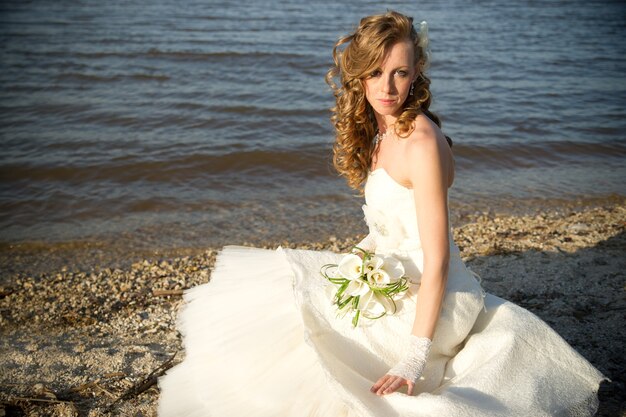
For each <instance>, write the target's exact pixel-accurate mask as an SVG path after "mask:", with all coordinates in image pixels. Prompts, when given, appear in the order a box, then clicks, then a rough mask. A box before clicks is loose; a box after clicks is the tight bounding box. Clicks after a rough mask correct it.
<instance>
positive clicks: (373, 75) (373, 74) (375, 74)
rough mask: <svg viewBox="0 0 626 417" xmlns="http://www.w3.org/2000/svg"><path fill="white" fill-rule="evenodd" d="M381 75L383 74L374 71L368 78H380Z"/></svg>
mask: <svg viewBox="0 0 626 417" xmlns="http://www.w3.org/2000/svg"><path fill="white" fill-rule="evenodd" d="M380 74H382V72H381V71H380V70H374V71H372V72H370V74H369V75H368V76H367V78H376V77H380Z"/></svg>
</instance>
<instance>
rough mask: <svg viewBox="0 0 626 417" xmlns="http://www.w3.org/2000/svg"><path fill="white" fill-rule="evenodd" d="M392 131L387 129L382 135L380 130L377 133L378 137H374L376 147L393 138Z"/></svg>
mask: <svg viewBox="0 0 626 417" xmlns="http://www.w3.org/2000/svg"><path fill="white" fill-rule="evenodd" d="M391 135H392V131H391V129H387V130H386V131H385V133H380V130H378V131H376V136H374V146H376V145H378V143H379V142H382V141H383V140H385V139H387V138H388V137H391Z"/></svg>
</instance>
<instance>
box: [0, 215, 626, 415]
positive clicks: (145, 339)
mask: <svg viewBox="0 0 626 417" xmlns="http://www.w3.org/2000/svg"><path fill="white" fill-rule="evenodd" d="M625 232H626V204H623V203H620V204H613V205H605V206H602V207H589V208H583V209H580V210H576V211H570V210H550V211H542V212H539V213H536V214H533V215H527V216H513V215H506V216H504V215H503V216H500V215H498V216H496V215H494V214H484V215H476V216H475V217H473V218H472V219H470V221H469V222H467V223H465V224H463V225H462V226H460V227H458V228H456V229H455V231H454V235H455V241H456V242H457V244H458V246H459V248H460V249H461V253H462V256H463V258H464V259H465V260H466V262H467V263H468V265H469V266H470V267H471V268H472V269H473V270H474V271H475V272H477V273H478V274H479V275H480V276H481V277H482V279H483V286H484V287H485V289H486V290H487V291H488V292H490V293H493V294H495V295H497V296H500V297H503V298H506V299H508V300H511V301H513V302H515V303H518V304H520V305H521V306H523V307H525V308H527V309H529V310H530V311H532V312H533V313H535V314H537V315H538V316H540V317H541V318H542V319H543V320H545V321H546V322H547V323H548V324H550V326H552V327H553V328H554V329H555V330H556V331H557V332H558V333H559V334H560V335H561V336H563V338H565V339H566V340H567V341H568V342H569V343H570V344H571V345H572V346H573V347H574V348H576V349H577V350H578V351H579V352H580V353H581V354H582V355H583V356H585V357H586V358H587V359H588V360H589V361H590V362H591V363H593V364H594V365H595V366H596V367H597V368H598V369H600V370H601V371H602V372H603V373H604V374H605V375H606V376H607V377H609V378H610V379H611V380H612V382H611V383H605V384H603V385H602V386H601V388H600V400H601V405H600V411H599V413H598V416H602V417H606V416H625V415H626V394H624V392H626V378H624V376H623V369H625V368H626V361H625V360H624V358H623V351H624V349H625V346H626V329H625V328H624V326H623V323H624V320H625V319H626V299H625V297H624V292H625V290H626V287H625V281H626V280H625V278H626V273H625V271H626V256H624V255H625V254H626V233H625ZM358 239H359V236H355V237H354V238H351V239H341V238H332V237H331V238H330V239H329V240H327V241H323V242H271V243H267V244H265V245H261V246H265V247H270V248H275V247H276V246H278V245H282V246H288V247H292V248H302V249H313V250H332V251H337V252H342V251H347V250H349V248H350V247H351V246H352V245H354V243H356V242H357V241H358ZM218 250H219V248H206V249H204V250H202V251H200V250H198V249H191V248H190V249H180V250H179V253H178V254H179V255H185V254H186V253H188V254H187V256H176V257H167V256H164V257H161V258H158V257H154V256H149V255H150V254H148V253H146V258H145V259H140V260H138V259H135V261H134V262H132V263H130V262H129V263H128V264H120V265H119V266H117V267H113V266H112V264H111V263H109V262H108V261H107V260H108V259H110V258H111V255H110V254H107V253H105V249H103V248H98V247H94V248H87V249H85V248H81V250H80V251H73V250H72V248H71V247H67V248H64V249H63V251H62V252H63V253H62V254H60V253H55V254H48V255H49V256H50V257H51V258H54V259H55V262H49V261H46V253H44V251H41V252H40V253H39V254H38V253H37V249H36V248H33V249H32V253H30V254H27V253H23V254H21V255H20V256H22V257H23V258H20V259H15V256H16V255H15V253H17V252H11V250H10V248H5V249H4V250H3V251H2V252H3V253H4V254H3V255H2V257H3V259H2V263H3V264H4V265H7V266H8V267H9V269H7V268H5V269H4V272H3V273H2V281H0V282H1V286H0V311H1V322H0V328H1V329H2V330H1V331H0V337H1V339H2V341H1V342H0V353H1V354H0V369H3V372H2V374H1V375H0V403H1V404H3V405H2V406H1V407H0V414H1V410H2V409H3V408H2V407H4V411H5V414H6V415H29V416H30V415H32V416H78V415H87V416H90V417H96V416H103V415H109V413H110V414H113V415H133V416H135V415H141V416H152V415H155V411H156V404H157V400H158V388H157V387H156V385H155V384H154V382H155V377H156V376H157V375H158V374H159V373H161V372H162V371H163V370H164V369H165V368H167V367H169V366H170V365H171V364H173V363H177V362H179V361H180V360H181V359H182V358H183V356H184V351H183V350H182V346H181V339H180V335H179V334H178V333H177V331H176V329H175V321H176V312H177V310H178V308H179V307H180V305H181V304H182V298H181V294H182V292H183V290H184V289H187V288H191V287H193V286H195V285H199V284H202V283H205V282H208V281H209V280H210V271H211V268H212V266H213V264H214V261H215V257H216V255H217V252H218ZM12 257H13V258H12ZM75 257H79V258H80V259H75ZM35 259H40V262H39V263H35V264H33V262H32V260H35ZM64 260H66V261H67V262H65V264H64Z"/></svg>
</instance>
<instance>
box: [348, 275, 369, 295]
mask: <svg viewBox="0 0 626 417" xmlns="http://www.w3.org/2000/svg"><path fill="white" fill-rule="evenodd" d="M368 291H371V290H370V287H369V285H367V283H366V282H365V281H361V280H360V279H355V280H352V281H350V283H349V284H348V286H347V287H346V291H345V293H346V294H348V295H352V296H354V297H356V296H357V295H359V296H363V295H365V294H366V293H367V292H368Z"/></svg>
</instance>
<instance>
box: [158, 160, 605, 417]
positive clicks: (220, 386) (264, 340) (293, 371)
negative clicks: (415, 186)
mask: <svg viewBox="0 0 626 417" xmlns="http://www.w3.org/2000/svg"><path fill="white" fill-rule="evenodd" d="M365 198H366V205H365V206H364V210H365V214H366V220H367V222H368V225H369V226H370V235H369V236H368V238H367V239H366V242H364V243H367V242H369V243H370V244H372V246H375V248H376V252H377V253H381V254H390V255H394V256H396V257H397V258H399V259H401V261H402V263H403V264H404V266H405V270H406V275H408V276H409V277H410V278H411V281H412V284H411V285H410V289H409V292H408V293H407V296H405V298H404V299H403V301H402V302H401V303H400V305H399V307H400V309H399V311H398V312H397V313H396V314H395V315H393V316H385V317H383V318H381V319H378V320H367V319H363V318H362V319H361V321H362V324H363V326H359V327H358V328H353V327H352V324H351V322H350V319H349V318H347V317H346V318H338V317H336V311H335V309H334V307H333V306H332V305H331V294H332V289H333V288H334V285H333V284H330V283H329V282H328V281H327V280H326V279H325V278H323V277H322V276H321V274H320V267H321V266H322V265H324V264H328V263H338V261H339V259H340V258H341V255H338V254H334V253H331V252H319V251H308V250H286V249H280V248H279V249H278V250H275V251H271V250H264V249H255V248H244V247H232V246H231V247H226V248H224V250H223V251H222V252H221V253H220V255H219V256H218V258H217V261H216V265H215V270H214V271H213V273H212V277H211V282H210V283H208V284H204V285H201V286H198V287H196V288H192V289H190V290H189V291H187V293H186V295H185V301H186V304H185V306H184V307H183V309H182V311H181V312H180V316H179V323H178V324H179V328H180V331H181V333H182V334H183V336H184V347H185V353H186V357H185V359H184V360H183V362H182V363H181V364H179V365H177V366H175V367H174V368H172V369H171V370H170V371H169V372H168V373H167V374H166V375H165V376H164V377H162V378H161V379H160V380H159V386H160V389H161V397H160V402H159V415H160V416H162V417H174V416H175V417H192V416H193V417H196V416H197V417H208V416H217V417H239V416H241V417H252V416H263V417H278V416H292V417H312V416H319V417H340V416H346V417H347V416H350V417H392V416H393V417H395V416H398V417H399V416H402V417H410V416H414V417H418V416H419V417H426V416H436V417H461V416H463V417H476V416H507V417H514V416H520V417H522V416H523V417H540V416H568V417H574V416H575V417H582V416H592V415H593V414H594V413H595V411H596V409H597V407H598V400H597V394H596V393H597V390H598V386H599V383H600V382H601V381H602V380H603V379H605V378H604V377H603V375H602V374H601V373H600V372H598V370H596V369H595V368H594V367H593V366H592V365H591V364H590V363H589V362H587V361H586V360H585V359H584V358H583V357H582V356H581V355H579V354H578V353H577V352H576V351H574V350H573V349H572V348H571V347H570V346H569V345H568V344H567V343H566V342H565V341H564V340H563V339H562V338H561V337H560V336H559V335H558V334H557V333H555V332H554V331H553V330H552V329H551V328H550V327H549V326H548V325H547V324H545V323H544V322H543V321H541V320H540V319H539V318H537V317H536V316H535V315H533V314H532V313H530V312H529V311H527V310H525V309H523V308H521V307H519V306H517V305H515V304H513V303H510V302H508V301H505V300H503V299H500V298H498V297H495V296H493V295H490V294H485V293H484V292H483V290H482V289H481V287H480V284H479V283H478V281H477V280H476V278H475V276H474V275H473V273H472V272H471V271H470V270H469V269H467V268H466V266H465V265H464V263H463V261H462V260H461V258H460V254H459V250H458V248H457V247H456V245H455V244H454V243H453V241H452V239H450V241H451V243H450V268H449V276H448V282H447V287H446V295H445V298H444V302H443V307H442V311H441V316H440V318H439V321H438V325H437V329H436V332H435V335H434V338H433V345H432V349H431V353H430V356H429V357H428V362H427V365H426V368H425V371H424V374H423V376H422V378H421V379H420V381H418V384H417V385H416V389H415V390H414V394H413V396H407V395H406V394H405V393H402V392H396V393H393V394H390V395H387V396H382V397H379V396H377V395H375V394H372V393H371V392H370V387H371V386H372V385H373V384H374V382H375V381H376V380H377V379H378V378H379V377H381V376H382V375H384V374H385V373H386V372H387V371H388V370H389V368H391V367H392V366H393V365H395V364H396V362H397V361H398V360H400V359H401V357H402V349H401V346H403V341H404V340H406V338H407V336H408V335H409V333H410V331H411V327H412V324H413V320H414V313H415V303H416V294H417V289H418V288H419V281H420V271H421V269H422V265H423V257H422V250H421V246H420V238H419V232H418V229H417V220H416V215H415V205H414V195H413V190H409V189H407V188H405V187H403V186H401V185H400V184H398V183H396V182H395V181H394V180H393V179H392V178H391V177H390V176H389V175H388V174H387V173H386V171H384V170H382V169H378V170H376V171H374V172H372V173H371V174H370V176H369V178H368V181H367V185H366V188H365ZM520 279H522V277H520ZM404 392H406V390H404Z"/></svg>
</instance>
